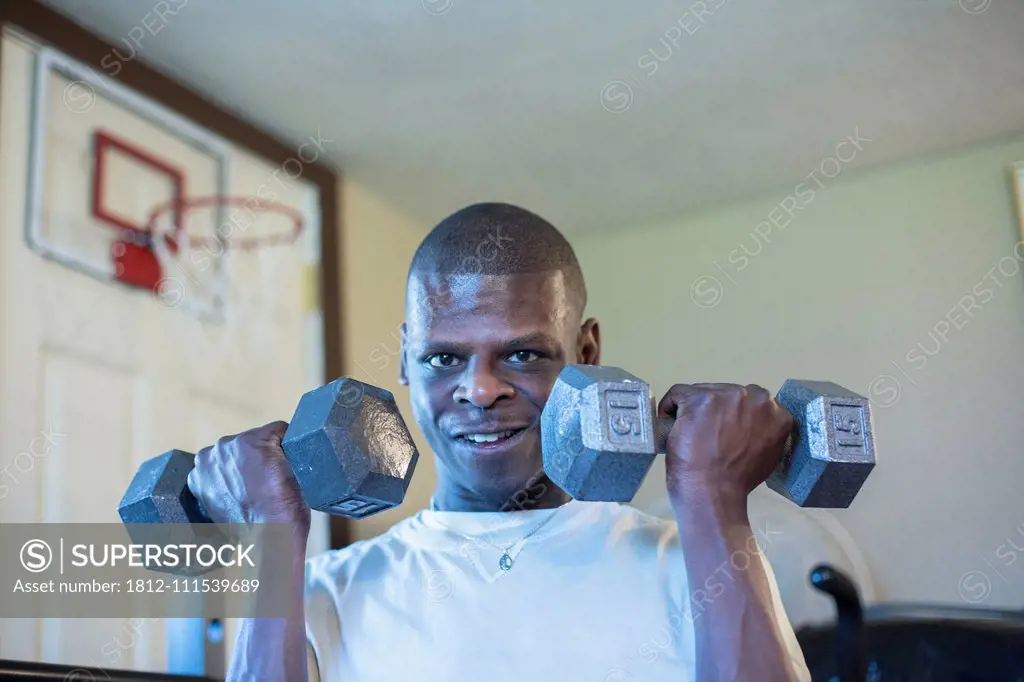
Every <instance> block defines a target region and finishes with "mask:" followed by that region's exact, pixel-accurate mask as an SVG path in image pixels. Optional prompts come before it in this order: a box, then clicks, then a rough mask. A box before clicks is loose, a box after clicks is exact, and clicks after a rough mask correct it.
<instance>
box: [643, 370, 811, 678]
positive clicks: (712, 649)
mask: <svg viewBox="0 0 1024 682" xmlns="http://www.w3.org/2000/svg"><path fill="white" fill-rule="evenodd" d="M658 415H659V417H674V418H675V423H674V424H673V426H672V431H671V433H670V434H669V438H668V443H667V447H666V450H667V452H666V461H665V473H666V482H667V485H668V494H669V499H670V500H671V503H672V509H673V511H674V512H675V516H676V521H677V522H678V523H679V537H680V542H681V543H682V548H683V557H684V562H685V566H686V572H687V578H688V579H687V583H688V584H689V592H690V593H689V594H688V595H687V596H686V602H687V603H686V604H685V605H684V608H685V609H686V614H687V616H688V617H689V618H690V619H692V621H693V624H694V636H695V640H696V641H695V645H696V668H697V670H696V682H747V681H749V680H757V682H803V681H804V680H806V679H807V677H808V676H807V668H806V665H805V664H804V662H803V656H802V654H801V653H800V652H799V650H797V651H793V649H794V648H796V649H798V647H794V646H793V642H792V640H793V638H792V637H787V636H785V635H787V634H789V633H791V631H792V628H791V626H790V625H789V622H788V621H787V620H786V616H785V614H784V613H782V612H781V608H779V609H778V611H780V612H777V609H776V600H775V599H773V590H774V586H773V585H772V584H771V580H772V578H771V577H769V575H768V572H767V571H766V566H765V564H764V563H762V557H761V553H760V551H759V549H758V546H757V542H756V539H755V538H754V533H753V531H752V529H751V527H750V520H749V518H748V517H747V496H748V495H749V494H750V492H751V491H752V490H753V489H754V488H756V487H757V486H758V485H760V484H761V483H763V482H764V481H765V479H767V478H768V475H769V474H770V473H771V472H772V471H773V470H774V469H775V467H776V465H777V464H778V462H779V458H780V456H781V454H782V448H783V444H784V442H785V440H786V437H787V436H788V435H789V434H790V433H791V431H792V427H793V417H792V415H790V414H789V412H787V411H786V410H785V409H784V408H782V407H781V406H780V405H779V404H778V403H776V402H775V401H774V400H772V398H771V396H770V395H769V393H768V391H766V390H764V389H763V388H761V387H760V386H754V385H748V386H737V385H735V384H695V385H687V384H676V385H675V386H673V387H672V388H670V389H669V391H668V393H667V394H666V395H665V397H664V398H662V400H661V402H660V403H659V405H658ZM783 628H785V629H786V631H787V632H784V631H783ZM791 652H792V653H791Z"/></svg>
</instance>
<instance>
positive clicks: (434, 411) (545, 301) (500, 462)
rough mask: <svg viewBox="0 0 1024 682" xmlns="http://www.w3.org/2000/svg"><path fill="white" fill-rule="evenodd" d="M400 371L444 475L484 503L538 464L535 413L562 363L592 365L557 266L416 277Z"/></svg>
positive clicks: (508, 490)
mask: <svg viewBox="0 0 1024 682" xmlns="http://www.w3.org/2000/svg"><path fill="white" fill-rule="evenodd" d="M407 296H408V298H407V301H408V303H407V311H406V324H405V326H404V334H403V357H402V376H401V380H402V382H403V383H408V385H409V389H410V398H411V401H412V408H413V413H414V416H415V419H416V423H417V424H418V425H419V427H420V429H421V430H422V431H423V433H424V434H425V435H426V437H427V441H428V442H429V443H430V446H431V448H432V449H433V450H434V453H435V455H436V456H437V462H438V466H439V467H441V468H443V469H444V471H443V472H439V473H443V474H444V475H445V477H446V478H447V479H448V480H449V481H452V482H454V483H455V484H456V485H458V486H459V487H460V488H462V489H464V490H465V491H471V493H472V494H473V495H475V496H478V497H479V498H482V499H483V500H486V501H488V502H491V503H497V504H500V503H502V502H504V501H505V500H507V499H508V498H509V497H511V496H512V495H513V494H514V493H515V492H516V491H518V490H520V489H522V487H523V486H524V485H525V484H526V483H527V482H528V481H529V480H530V479H531V477H533V476H534V475H535V474H537V473H538V472H539V471H540V470H541V468H542V461H541V439H540V415H541V411H542V410H543V409H544V403H545V402H546V401H547V398H548V394H549V393H550V391H551V387H552V385H553V384H554V381H555V378H556V377H557V376H558V373H559V371H560V370H561V369H562V367H563V366H564V365H565V364H566V363H577V362H597V327H596V323H593V322H588V323H587V324H586V325H584V327H583V328H582V329H581V327H580V310H578V308H577V306H575V305H573V304H572V300H571V297H570V296H569V292H567V291H566V289H565V282H564V279H563V276H562V274H561V273H560V272H544V273H529V274H517V275H447V276H446V275H431V274H423V275H413V278H412V279H411V280H410V284H409V289H408V292H407Z"/></svg>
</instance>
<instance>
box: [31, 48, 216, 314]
mask: <svg viewBox="0 0 1024 682" xmlns="http://www.w3.org/2000/svg"><path fill="white" fill-rule="evenodd" d="M32 96H33V109H34V111H35V112H36V115H35V116H34V117H33V119H32V130H31V146H30V156H29V169H28V171H29V172H28V178H29V197H28V215H27V216H26V218H27V219H26V240H27V241H28V244H29V246H30V248H32V249H33V250H34V251H35V252H37V253H38V254H40V255H41V256H43V257H45V258H48V259H51V260H54V261H56V262H58V263H60V264H62V265H64V266H66V267H69V268H73V269H75V270H78V271H79V272H81V273H83V274H86V275H88V276H90V277H94V278H97V279H102V280H109V281H111V282H114V283H118V284H121V285H125V286H128V287H133V288H139V289H144V290H149V291H153V292H154V293H156V294H159V293H160V292H159V288H160V287H161V286H165V285H166V284H165V283H166V278H167V277H168V275H169V271H170V270H173V269H174V267H173V265H174V263H172V260H178V263H177V265H178V266H179V267H178V268H177V269H178V270H180V271H181V272H179V273H178V274H179V275H180V276H179V277H178V278H176V280H175V281H176V283H179V284H180V286H178V287H176V288H180V289H182V291H181V292H180V293H181V294H182V310H183V311H184V312H187V313H192V314H195V315H198V316H201V317H206V318H215V317H216V316H218V315H219V314H220V313H221V309H222V306H223V303H224V295H223V291H222V289H223V284H222V283H221V281H220V280H221V279H222V278H223V275H224V273H223V271H222V270H223V266H224V261H223V259H219V258H213V257H210V258H202V259H199V258H193V260H196V261H198V262H199V263H200V264H201V266H202V267H192V268H189V269H187V270H186V269H185V268H183V267H181V266H182V263H181V262H180V259H179V256H181V255H184V256H185V257H186V258H189V257H190V254H189V253H188V252H187V249H185V250H183V249H180V248H178V246H179V245H178V244H177V240H178V237H179V236H180V234H181V233H182V232H183V231H185V230H186V229H187V228H189V227H190V226H191V228H192V232H194V233H195V234H198V233H201V232H204V231H205V232H206V233H207V234H210V233H215V232H216V229H217V227H218V226H219V225H221V224H222V223H223V222H224V221H226V220H227V216H226V210H225V206H223V205H211V206H210V207H209V208H208V210H206V211H205V213H204V215H203V216H202V218H197V217H196V216H195V215H191V216H186V215H185V210H184V206H185V202H187V201H188V200H189V198H190V196H191V195H192V194H193V193H195V192H199V193H201V194H202V195H204V196H213V197H217V196H226V195H227V194H228V191H229V187H230V182H231V179H230V177H229V168H228V166H229V164H228V160H227V159H228V156H229V153H230V151H229V148H228V146H227V145H226V144H225V143H224V142H223V141H222V140H220V139H219V138H218V137H217V136H215V135H213V134H211V133H210V132H209V131H207V130H204V129H203V128H200V127H199V126H196V125H194V124H193V123H192V122H190V121H189V120H188V119H185V118H183V117H181V116H179V115H177V114H176V113H174V112H172V111H170V110H169V109H167V108H165V107H163V106H162V105H160V104H159V103H157V102H154V101H152V100H149V99H147V98H145V97H143V96H141V95H139V94H137V93H136V92H134V91H133V90H131V89H129V88H127V87H125V86H124V85H122V84H121V83H119V82H117V81H116V80H114V79H111V78H108V77H106V76H104V75H101V74H98V73H97V72H96V71H94V70H93V69H91V68H89V67H87V66H85V65H83V64H81V63H79V62H76V61H75V60H73V59H72V58H70V57H68V56H66V55H64V54H63V53H61V52H58V51H57V50H54V49H49V48H46V47H43V48H41V49H40V50H39V54H38V55H37V58H36V62H35V74H34V78H33V93H32ZM167 204H170V205H172V209H171V210H170V211H169V214H170V215H169V217H170V220H169V221H168V220H162V221H161V227H163V228H164V229H165V230H166V231H167V232H166V234H164V235H157V234H155V233H154V231H153V228H154V225H153V224H152V221H151V214H152V213H153V212H154V211H155V210H156V209H157V208H159V207H162V206H166V205H167ZM160 213H161V215H162V217H163V218H168V215H167V214H168V211H167V210H162V211H160ZM203 222H205V224H201V223H203ZM222 232H223V230H222ZM195 234H193V235H192V236H195ZM158 237H162V246H164V247H166V248H164V249H162V250H161V249H160V248H158V245H157V241H158ZM161 254H163V255H164V256H166V258H164V260H163V262H162V261H161ZM185 289H187V295H185V294H186V291H184V290H185ZM174 295H175V296H177V295H178V294H174Z"/></svg>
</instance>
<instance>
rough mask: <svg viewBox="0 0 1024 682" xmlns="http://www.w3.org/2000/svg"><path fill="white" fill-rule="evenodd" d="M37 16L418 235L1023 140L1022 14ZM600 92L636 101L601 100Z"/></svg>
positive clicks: (108, 4) (843, 0) (185, 4)
mask: <svg viewBox="0 0 1024 682" xmlns="http://www.w3.org/2000/svg"><path fill="white" fill-rule="evenodd" d="M49 4H50V5H52V6H54V7H56V8H58V9H60V10H61V11H63V12H65V13H66V14H68V15H70V16H72V17H73V18H74V19H76V20H77V21H78V22H79V23H81V24H83V25H84V26H86V27H88V28H90V29H92V30H94V31H95V32H97V33H100V34H101V35H103V36H104V37H106V38H107V40H109V41H110V42H112V43H115V44H121V41H122V40H123V39H125V38H127V37H128V36H129V33H130V31H132V29H133V27H141V26H142V24H143V21H144V19H145V23H147V24H148V25H149V26H150V27H152V29H153V30H154V31H156V34H155V35H152V34H149V33H146V34H145V35H144V36H143V37H142V38H141V39H140V41H139V42H140V45H141V50H140V52H139V58H140V59H143V60H145V61H146V62H149V63H151V64H153V65H156V66H157V67H158V68H160V69H161V70H163V71H165V72H166V73H168V74H169V75H171V76H174V77H176V78H178V79H179V80H181V81H183V82H185V83H187V84H189V85H191V86H192V87H193V88H195V89H197V90H199V91H201V92H203V93H204V94H206V95H207V96H208V97H210V98H212V99H215V100H217V101H219V102H221V103H223V104H225V105H226V106H227V107H228V108H230V109H233V110H234V111H236V112H238V113H239V114H240V115H242V116H243V117H245V118H247V119H249V120H251V121H252V122H254V123H256V124H258V125H259V126H261V127H263V128H265V129H266V130H268V131H270V132H272V133H274V134H277V135H278V136H280V137H282V138H284V139H286V140H289V141H291V142H293V143H298V142H301V141H302V140H304V139H305V138H306V137H307V136H308V135H310V134H311V133H315V132H316V131H317V130H318V129H319V130H321V131H322V133H323V134H324V136H326V137H329V138H335V139H337V141H338V144H337V146H336V147H335V148H334V149H335V153H334V156H333V160H334V161H335V162H336V163H337V165H338V166H339V167H341V168H342V169H343V171H344V172H345V173H346V175H347V176H348V177H350V178H352V179H354V180H356V181H358V182H360V183H361V184H364V185H366V186H368V187H370V188H371V189H373V190H375V191H377V192H378V193H380V194H381V195H382V196H383V197H384V198H385V199H386V200H388V201H389V202H390V203H392V204H393V205H395V206H397V207H399V208H400V209H402V210H404V211H405V212H407V213H408V214H410V215H411V216H413V217H415V218H417V219H419V220H422V221H423V223H424V225H429V224H433V223H434V222H436V221H437V220H439V219H440V218H442V217H443V216H445V215H447V214H448V213H450V212H451V211H453V210H455V209H457V208H459V207H461V206H463V205H465V204H467V203H469V202H473V201H480V200H505V201H512V202H517V203H521V204H522V205H524V206H526V207H528V208H531V209H533V210H535V211H538V212H539V213H541V214H542V215H544V216H546V217H548V218H549V219H551V220H552V221H553V222H555V224H556V225H558V226H559V227H560V228H562V229H563V230H565V231H567V232H576V231H581V230H585V229H610V228H628V227H631V226H636V225H641V224H646V223H651V222H658V221H661V220H671V219H675V218H678V217H679V216H681V215H685V214H691V213H693V212H695V211H699V210H704V209H707V208H710V207H713V206H718V205H722V204H724V203H727V202H729V201H733V200H736V199H737V198H745V197H749V196H751V195H753V194H757V193H762V192H772V191H778V192H779V195H780V198H781V196H784V194H785V193H788V192H790V191H792V189H793V186H794V185H795V184H796V183H798V182H799V181H800V180H802V179H803V178H804V177H805V176H807V174H808V173H810V172H811V171H812V170H813V169H814V168H816V167H817V166H818V165H819V163H820V162H821V161H822V160H823V159H824V158H825V157H827V156H831V155H833V154H834V150H835V147H836V145H837V144H838V143H839V142H841V141H842V140H843V139H844V138H845V137H846V136H847V135H850V134H853V132H854V130H855V129H856V128H859V130H860V134H861V136H863V137H867V138H870V139H871V140H872V142H871V143H866V144H864V149H863V151H862V152H859V153H858V155H857V158H856V159H855V160H854V161H853V162H852V163H851V164H850V166H851V167H852V166H859V165H863V164H870V165H874V164H878V163H882V162H886V161H891V160H894V159H898V158H902V157H906V156H908V155H917V154H922V153H928V152H933V151H937V150H944V149H949V148H954V147H957V146H960V145H964V144H967V143H970V142H973V141H976V140H979V139H983V138H987V137H991V136H996V135H1000V134H1005V133H1008V132H1014V131H1019V130H1024V2H1022V1H1021V0H960V2H959V3H958V2H957V0H770V1H769V0H706V2H697V3H693V4H691V2H690V0H683V1H682V2H680V1H679V0H638V1H634V2H629V1H628V0H618V1H614V0H578V1H576V2H568V1H565V0H563V1H561V2H556V1H554V0H547V1H544V0H533V1H528V0H518V1H516V0H507V1H504V2H499V1H498V0H386V1H385V0H376V1H374V0H187V1H186V0H171V1H170V2H169V3H155V4H154V3H153V2H150V1H149V0H147V1H146V2H144V3H143V2H138V1H137V0H103V1H100V0H49ZM161 4H162V5H163V6H165V7H166V6H167V5H168V4H169V6H170V7H172V8H173V7H179V9H178V10H177V14H176V15H174V16H170V15H167V22H166V24H163V23H162V22H160V21H159V20H158V19H156V15H155V14H153V13H152V10H153V8H154V6H155V5H161ZM691 8H692V10H691ZM702 8H707V10H708V12H711V11H712V9H711V8H717V9H714V10H713V14H710V16H704V17H703V19H704V23H703V24H701V23H700V20H699V19H698V18H696V17H695V14H694V11H696V12H698V13H699V12H700V11H702ZM688 10H690V11H688ZM147 14H148V17H147ZM673 27H674V28H673ZM684 28H685V29H686V30H684ZM666 34H667V35H668V37H669V38H674V39H675V42H676V45H673V44H672V42H670V41H669V40H665V42H662V40H663V39H665V36H666ZM134 35H139V29H138V28H137V29H136V31H135V33H134ZM122 49H125V48H124V47H123V45H122ZM669 49H671V57H670V58H668V59H667V60H665V61H663V62H660V63H658V68H657V71H656V72H655V73H653V75H648V74H649V73H650V72H651V71H652V69H653V67H651V66H650V65H649V64H650V63H651V62H653V61H655V60H654V57H653V56H652V53H651V52H650V51H651V50H653V51H654V53H655V54H657V55H659V56H661V57H662V58H663V59H664V58H665V57H666V56H667V55H668V53H669ZM126 52H127V51H126ZM645 55H646V56H645ZM614 81H621V82H622V83H625V84H627V85H628V86H629V87H630V89H631V92H632V100H631V101H630V100H628V99H626V97H627V95H625V94H623V93H625V92H626V91H625V90H624V89H623V86H622V84H614V85H613V86H611V87H612V89H611V90H609V91H607V93H606V94H607V99H606V100H605V101H604V102H603V101H602V97H601V96H602V92H603V89H604V88H605V86H606V85H607V84H609V83H612V82H614ZM616 88H617V89H616ZM626 103H629V107H628V108H627V109H626V110H625V111H622V112H620V113H610V112H609V111H607V110H606V108H605V106H603V105H607V106H608V108H611V109H615V108H616V107H618V106H621V105H623V104H626ZM842 153H843V154H845V155H847V157H848V155H849V154H850V153H851V151H850V149H849V147H847V148H844V149H843V151H842ZM828 170H829V172H832V171H831V169H828Z"/></svg>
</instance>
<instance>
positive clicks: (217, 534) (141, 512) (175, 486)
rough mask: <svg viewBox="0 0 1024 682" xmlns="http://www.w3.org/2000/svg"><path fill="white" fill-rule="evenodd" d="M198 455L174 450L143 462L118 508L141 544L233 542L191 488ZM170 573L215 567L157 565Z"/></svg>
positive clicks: (135, 541)
mask: <svg viewBox="0 0 1024 682" xmlns="http://www.w3.org/2000/svg"><path fill="white" fill-rule="evenodd" d="M194 462H195V455H193V454H191V453H189V452H185V451H183V450H168V451H167V452H165V453H164V454H162V455H160V456H158V457H154V458H153V459H150V460H147V461H145V462H143V463H142V466H140V467H139V470H138V471H137V472H135V477H134V478H133V479H132V482H131V485H129V486H128V490H127V492H125V494H124V497H122V498H121V502H120V504H118V506H117V512H118V514H119V515H120V517H121V521H123V522H124V523H125V528H126V529H127V531H128V536H129V537H130V538H131V541H132V543H133V544H136V545H163V546H166V545H182V544H188V545H213V546H219V545H221V544H223V543H225V542H227V541H228V538H227V537H225V536H224V534H223V533H222V532H221V527H220V526H218V525H217V524H214V523H213V522H212V521H211V520H210V517H209V516H207V514H206V510H205V509H204V508H203V505H202V503H201V502H200V501H199V500H197V499H196V498H195V497H194V496H193V495H192V492H191V491H190V490H189V488H188V474H189V472H190V471H192V468H193V466H194ZM154 570H160V571H164V572H168V573H177V574H181V575H200V574H202V573H206V572H207V571H208V570H210V569H209V568H204V567H202V566H197V565H193V566H189V567H187V568H182V567H178V568H156V569H154Z"/></svg>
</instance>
